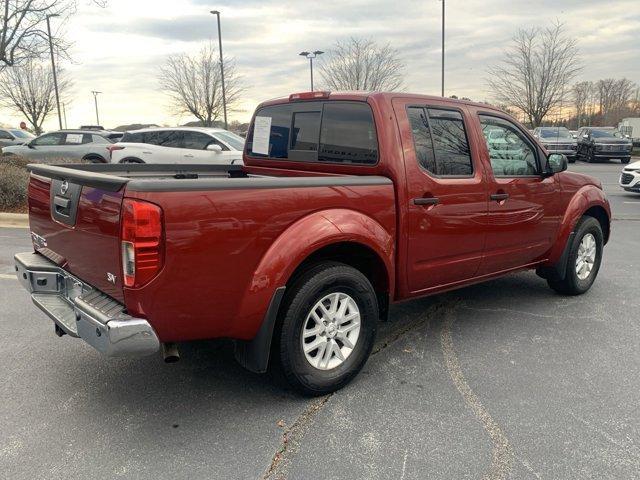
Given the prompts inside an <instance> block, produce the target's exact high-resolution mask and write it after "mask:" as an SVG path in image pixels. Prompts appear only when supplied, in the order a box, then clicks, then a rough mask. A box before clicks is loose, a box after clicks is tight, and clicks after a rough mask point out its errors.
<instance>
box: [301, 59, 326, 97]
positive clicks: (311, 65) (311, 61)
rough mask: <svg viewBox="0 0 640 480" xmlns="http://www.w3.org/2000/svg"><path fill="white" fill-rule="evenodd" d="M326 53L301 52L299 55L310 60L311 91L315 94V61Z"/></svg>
mask: <svg viewBox="0 0 640 480" xmlns="http://www.w3.org/2000/svg"><path fill="white" fill-rule="evenodd" d="M323 53H324V52H322V51H320V50H316V51H315V52H300V53H299V54H298V55H300V56H302V57H306V58H308V59H309V66H310V67H311V91H312V92H313V59H314V58H316V57H317V56H318V55H322V54H323Z"/></svg>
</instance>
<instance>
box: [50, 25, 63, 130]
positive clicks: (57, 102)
mask: <svg viewBox="0 0 640 480" xmlns="http://www.w3.org/2000/svg"><path fill="white" fill-rule="evenodd" d="M59 16H60V15H58V14H57V13H52V14H50V15H47V16H46V19H47V35H48V36H49V50H50V52H51V70H52V72H53V88H54V90H55V92H56V106H57V108H58V124H59V125H60V130H62V114H61V113H60V93H59V92H58V76H57V74H56V61H55V58H54V55H53V40H52V39H51V20H50V19H51V18H52V17H59Z"/></svg>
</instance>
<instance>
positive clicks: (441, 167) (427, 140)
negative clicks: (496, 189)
mask: <svg viewBox="0 0 640 480" xmlns="http://www.w3.org/2000/svg"><path fill="white" fill-rule="evenodd" d="M407 114H408V116H409V123H410V125H411V132H412V134H413V142H414V146H415V151H416V157H417V160H418V162H419V164H420V166H421V167H422V168H424V169H425V170H427V171H428V172H430V173H432V174H434V175H438V176H470V175H473V162H472V160H471V151H470V150H469V142H468V140H467V134H466V131H465V128H464V121H463V120H462V114H461V113H460V112H458V111H455V110H442V109H437V108H423V107H409V108H408V111H407Z"/></svg>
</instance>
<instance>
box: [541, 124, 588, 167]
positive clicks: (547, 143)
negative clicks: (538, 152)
mask: <svg viewBox="0 0 640 480" xmlns="http://www.w3.org/2000/svg"><path fill="white" fill-rule="evenodd" d="M533 136H534V137H536V138H537V139H538V140H540V143H542V144H543V145H544V148H546V149H547V151H548V152H549V153H561V154H563V155H565V156H566V157H567V160H568V161H569V163H574V162H575V161H576V158H577V150H578V142H577V140H576V137H575V135H574V134H572V133H571V131H570V130H568V129H567V128H565V127H537V128H536V129H535V130H534V131H533Z"/></svg>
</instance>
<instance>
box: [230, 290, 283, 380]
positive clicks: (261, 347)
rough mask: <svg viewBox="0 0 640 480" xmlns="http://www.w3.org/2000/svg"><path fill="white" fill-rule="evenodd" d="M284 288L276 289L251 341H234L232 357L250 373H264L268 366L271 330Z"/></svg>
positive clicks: (274, 323)
mask: <svg viewBox="0 0 640 480" xmlns="http://www.w3.org/2000/svg"><path fill="white" fill-rule="evenodd" d="M285 289H286V287H280V288H278V289H276V291H275V292H274V294H273V297H271V302H270V303H269V308H268V310H267V314H266V315H265V317H264V321H263V322H262V325H261V326H260V329H259V330H258V333H256V336H255V337H254V338H253V340H236V344H235V349H234V355H235V357H236V360H237V361H238V363H239V364H240V365H242V366H243V367H244V368H246V369H247V370H249V371H251V372H255V373H264V372H266V371H267V367H268V366H269V353H270V351H271V340H272V338H273V329H274V327H275V325H276V320H277V318H278V310H280V303H281V302H282V297H283V296H284V291H285Z"/></svg>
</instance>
